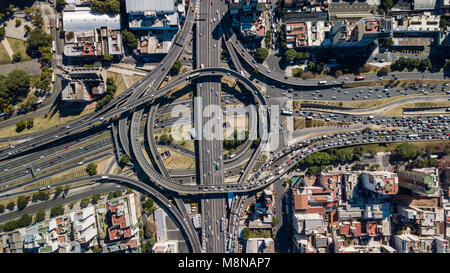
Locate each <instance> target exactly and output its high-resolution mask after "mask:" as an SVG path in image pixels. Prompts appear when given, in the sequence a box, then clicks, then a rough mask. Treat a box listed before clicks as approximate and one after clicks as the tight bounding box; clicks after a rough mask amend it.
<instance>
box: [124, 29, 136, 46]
mask: <svg viewBox="0 0 450 273" xmlns="http://www.w3.org/2000/svg"><path fill="white" fill-rule="evenodd" d="M122 37H123V40H124V42H125V43H126V45H127V47H129V48H136V47H137V45H138V40H137V38H136V36H134V34H133V33H132V32H130V31H128V30H124V31H122Z"/></svg>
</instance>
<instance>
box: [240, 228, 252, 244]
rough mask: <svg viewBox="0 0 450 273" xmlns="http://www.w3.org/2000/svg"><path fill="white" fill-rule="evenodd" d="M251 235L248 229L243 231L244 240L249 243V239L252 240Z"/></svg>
mask: <svg viewBox="0 0 450 273" xmlns="http://www.w3.org/2000/svg"><path fill="white" fill-rule="evenodd" d="M250 235H251V232H250V229H249V228H247V227H246V228H244V229H243V230H242V239H244V240H246V241H247V240H248V239H250Z"/></svg>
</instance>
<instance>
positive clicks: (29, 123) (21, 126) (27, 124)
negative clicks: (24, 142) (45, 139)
mask: <svg viewBox="0 0 450 273" xmlns="http://www.w3.org/2000/svg"><path fill="white" fill-rule="evenodd" d="M33 126H34V119H33V118H27V120H24V119H21V120H19V121H18V122H17V123H16V132H21V131H23V130H25V128H28V129H31V128H33Z"/></svg>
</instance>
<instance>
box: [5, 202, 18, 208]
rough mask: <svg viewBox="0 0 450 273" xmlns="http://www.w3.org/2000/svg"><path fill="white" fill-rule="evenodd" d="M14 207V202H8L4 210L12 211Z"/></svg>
mask: <svg viewBox="0 0 450 273" xmlns="http://www.w3.org/2000/svg"><path fill="white" fill-rule="evenodd" d="M15 206H16V203H15V202H14V201H10V202H9V203H8V204H6V208H7V209H9V210H13V209H14V207H15Z"/></svg>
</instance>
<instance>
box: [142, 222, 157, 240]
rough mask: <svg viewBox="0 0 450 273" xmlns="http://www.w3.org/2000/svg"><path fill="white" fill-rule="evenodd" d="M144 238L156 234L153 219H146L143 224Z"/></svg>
mask: <svg viewBox="0 0 450 273" xmlns="http://www.w3.org/2000/svg"><path fill="white" fill-rule="evenodd" d="M144 235H145V238H147V239H148V238H152V237H155V235H156V223H155V222H153V221H146V222H145V225H144Z"/></svg>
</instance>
